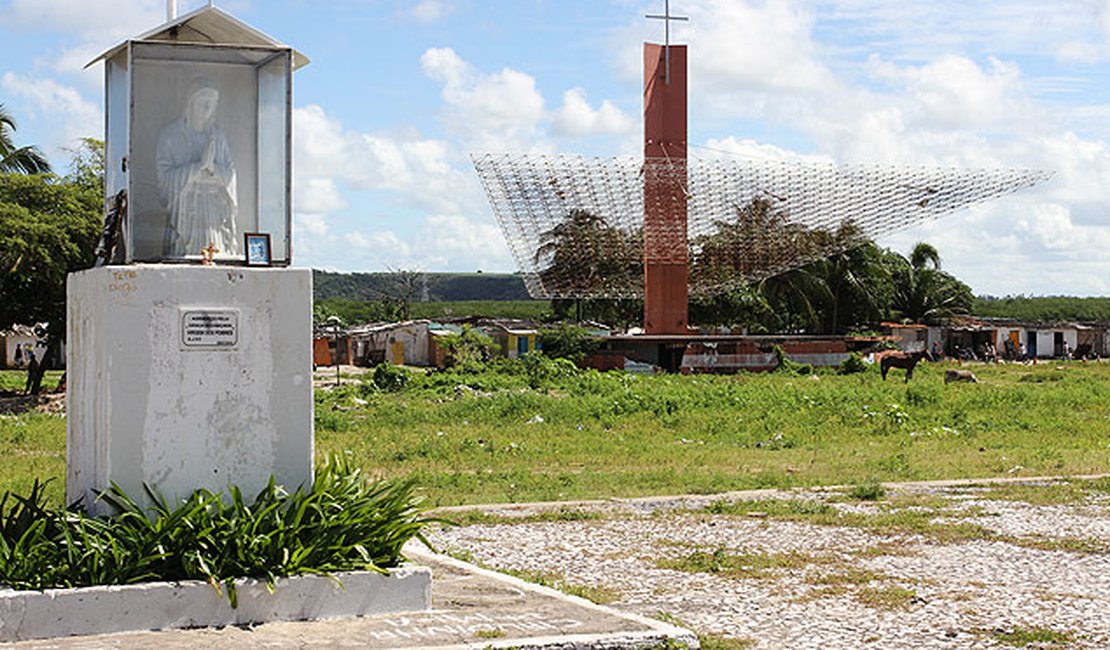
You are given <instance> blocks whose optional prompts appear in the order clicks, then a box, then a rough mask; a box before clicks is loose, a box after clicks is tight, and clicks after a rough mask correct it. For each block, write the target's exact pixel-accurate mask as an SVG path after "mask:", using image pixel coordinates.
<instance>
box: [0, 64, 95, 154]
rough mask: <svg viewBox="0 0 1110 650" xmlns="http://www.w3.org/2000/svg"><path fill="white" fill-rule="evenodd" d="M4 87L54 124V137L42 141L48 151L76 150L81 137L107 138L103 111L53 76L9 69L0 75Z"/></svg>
mask: <svg viewBox="0 0 1110 650" xmlns="http://www.w3.org/2000/svg"><path fill="white" fill-rule="evenodd" d="M0 87H2V88H3V89H4V91H5V92H7V93H10V94H12V95H15V96H17V97H20V98H22V99H23V100H24V101H26V102H27V103H28V104H30V105H31V106H33V107H34V109H35V114H36V116H37V117H38V118H39V119H42V120H46V121H49V122H50V123H51V124H52V125H54V126H53V128H52V129H50V140H49V141H47V142H40V143H38V145H39V147H40V148H42V149H43V150H44V151H47V152H48V153H49V150H53V149H74V148H76V147H77V146H78V145H79V142H80V139H81V138H86V137H103V136H102V134H103V132H104V115H103V113H101V111H100V108H99V107H98V106H96V105H95V104H93V103H92V102H90V101H88V100H86V99H85V98H84V97H82V96H81V93H79V92H78V91H77V90H75V89H74V88H71V87H69V86H66V85H63V84H60V83H58V82H57V81H54V80H53V79H42V78H33V77H26V76H21V75H17V74H14V73H11V72H5V73H4V75H3V76H2V77H0Z"/></svg>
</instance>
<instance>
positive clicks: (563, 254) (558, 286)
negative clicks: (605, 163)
mask: <svg viewBox="0 0 1110 650" xmlns="http://www.w3.org/2000/svg"><path fill="white" fill-rule="evenodd" d="M642 251H643V247H642V243H641V239H640V237H639V235H638V234H637V233H635V232H630V231H626V230H622V229H620V228H615V227H612V226H609V225H608V224H607V223H606V222H605V219H604V218H603V217H601V216H599V215H596V214H594V213H592V212H590V211H588V210H582V209H578V208H575V209H573V210H571V211H570V212H569V213H568V214H567V216H566V219H564V220H563V221H561V222H560V223H559V224H557V225H556V226H554V227H553V228H551V229H550V230H548V231H546V232H544V233H542V235H541V238H540V246H539V247H538V248H537V249H536V252H535V255H534V260H535V262H536V264H537V266H539V267H540V268H542V269H543V270H541V271H540V274H539V275H540V281H541V282H542V283H543V285H544V289H546V290H547V292H548V293H549V294H553V295H559V296H568V297H570V296H573V297H577V298H585V297H617V296H633V295H636V294H638V293H639V292H641V291H642V287H641V286H640V285H641V283H642V282H643V253H642Z"/></svg>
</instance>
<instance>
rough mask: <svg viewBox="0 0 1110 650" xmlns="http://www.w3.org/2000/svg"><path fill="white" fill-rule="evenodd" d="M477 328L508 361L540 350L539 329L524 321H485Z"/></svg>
mask: <svg viewBox="0 0 1110 650" xmlns="http://www.w3.org/2000/svg"><path fill="white" fill-rule="evenodd" d="M479 328H481V330H482V331H483V332H484V333H485V334H486V336H488V337H490V338H491V339H493V341H494V343H496V344H497V345H498V346H499V347H500V348H501V354H502V355H504V356H506V357H508V358H509V359H517V358H520V357H523V356H524V355H526V354H528V353H529V352H536V351H538V350H540V349H541V347H542V345H541V343H540V332H539V329H537V328H536V326H535V325H534V324H532V323H529V322H526V321H503V320H494V321H485V322H483V323H481V324H479Z"/></svg>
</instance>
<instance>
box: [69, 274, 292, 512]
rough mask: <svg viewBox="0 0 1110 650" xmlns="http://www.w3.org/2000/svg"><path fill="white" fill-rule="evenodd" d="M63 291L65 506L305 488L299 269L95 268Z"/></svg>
mask: <svg viewBox="0 0 1110 650" xmlns="http://www.w3.org/2000/svg"><path fill="white" fill-rule="evenodd" d="M66 294H67V295H66V300H67V314H68V322H67V328H68V333H69V337H68V343H69V344H68V346H67V348H66V363H67V369H68V375H67V377H68V382H67V392H66V407H67V417H66V425H67V434H68V435H67V447H66V503H73V502H75V501H77V500H81V499H83V500H84V503H85V506H86V507H87V508H88V509H89V511H90V512H92V513H94V514H100V513H103V512H104V511H105V510H106V506H103V504H102V503H99V502H97V501H96V496H97V494H99V493H100V492H101V491H103V490H106V489H107V488H108V487H109V486H110V485H111V484H112V483H113V482H115V483H116V484H118V485H119V486H120V487H122V488H123V490H124V492H126V493H127V494H128V495H129V496H130V497H131V498H133V499H135V500H136V501H138V502H139V503H140V505H143V506H144V507H147V506H150V505H151V504H150V503H149V501H148V499H147V498H146V493H145V490H144V489H143V486H144V485H149V486H151V487H153V488H155V489H157V490H158V491H159V492H161V493H162V495H163V496H165V497H166V499H167V500H168V501H169V502H170V503H171V504H173V503H175V502H177V501H178V500H179V499H183V498H187V497H188V496H189V495H190V494H192V493H193V491H194V490H196V489H198V488H207V489H209V490H211V491H213V492H223V491H226V489H227V488H228V486H230V485H238V486H239V487H240V488H241V489H242V491H243V495H244V496H245V497H246V498H248V499H253V498H254V496H255V495H256V494H258V493H259V491H261V490H262V489H263V488H264V487H265V486H266V484H267V482H268V481H269V480H270V476H271V475H273V476H274V478H275V479H276V480H277V482H278V484H280V485H283V486H284V487H285V488H286V489H288V490H289V491H292V490H294V489H296V488H297V486H299V485H304V486H305V487H308V486H310V485H311V483H312V468H313V437H312V409H313V401H312V272H311V271H310V270H309V269H279V268H262V269H259V268H244V267H217V266H199V265H198V266H181V265H168V264H163V265H157V264H143V265H134V266H104V267H100V268H95V269H89V270H86V271H81V272H79V273H72V274H70V275H69V278H68V280H67V283H66Z"/></svg>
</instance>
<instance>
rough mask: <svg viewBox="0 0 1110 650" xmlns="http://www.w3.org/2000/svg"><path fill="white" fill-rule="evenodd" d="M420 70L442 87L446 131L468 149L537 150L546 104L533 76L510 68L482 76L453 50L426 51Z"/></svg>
mask: <svg viewBox="0 0 1110 650" xmlns="http://www.w3.org/2000/svg"><path fill="white" fill-rule="evenodd" d="M420 65H421V67H422V69H423V71H424V74H426V75H427V76H428V77H429V78H431V79H433V80H435V81H437V82H439V83H440V84H441V85H442V86H443V100H444V101H445V102H446V104H447V106H446V112H445V116H444V117H445V122H446V126H447V128H448V129H449V130H450V132H451V133H452V134H453V135H455V136H457V137H459V138H461V139H462V140H463V141H464V142H465V143H466V144H467V145H468V146H470V147H471V148H472V149H477V150H484V151H520V150H530V149H533V148H534V147H535V140H536V138H537V137H538V136H539V135H540V133H539V125H540V122H541V121H542V120H543V119H544V108H543V107H544V100H543V96H542V95H541V94H540V93H539V91H538V90H537V89H536V80H535V79H534V78H533V77H532V76H531V75H528V74H525V73H523V72H519V71H517V70H513V69H512V68H504V69H502V70H501V71H500V72H497V73H493V74H485V73H481V72H479V71H478V70H476V69H475V68H474V67H473V66H471V65H470V64H469V63H467V62H466V61H464V60H463V59H462V58H461V57H460V56H459V55H458V54H457V53H456V52H455V51H454V50H453V49H451V48H432V49H429V50H427V51H426V52H424V55H423V56H421V57H420Z"/></svg>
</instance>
